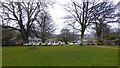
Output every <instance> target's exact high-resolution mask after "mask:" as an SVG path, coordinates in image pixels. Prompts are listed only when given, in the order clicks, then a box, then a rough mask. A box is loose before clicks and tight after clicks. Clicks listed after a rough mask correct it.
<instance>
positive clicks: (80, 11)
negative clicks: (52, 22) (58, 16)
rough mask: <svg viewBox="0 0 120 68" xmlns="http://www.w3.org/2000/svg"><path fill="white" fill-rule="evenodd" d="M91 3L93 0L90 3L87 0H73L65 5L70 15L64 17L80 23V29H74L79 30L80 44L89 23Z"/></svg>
mask: <svg viewBox="0 0 120 68" xmlns="http://www.w3.org/2000/svg"><path fill="white" fill-rule="evenodd" d="M93 4H94V2H93V3H92V4H91V3H90V1H89V0H85V1H83V2H82V3H81V4H80V3H78V2H75V1H73V2H72V4H71V5H70V6H69V5H68V6H65V9H66V11H68V12H69V13H70V15H68V16H67V17H65V18H67V19H68V20H69V21H71V20H74V21H75V22H77V23H78V24H79V25H80V29H78V28H75V29H77V30H79V31H80V32H81V37H80V38H81V44H83V38H84V34H85V30H86V29H87V27H88V26H89V25H90V17H91V6H92V5H93ZM71 24H72V23H71Z"/></svg>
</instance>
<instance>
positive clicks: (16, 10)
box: [0, 0, 47, 43]
mask: <svg viewBox="0 0 120 68" xmlns="http://www.w3.org/2000/svg"><path fill="white" fill-rule="evenodd" d="M46 5H47V4H46V3H44V1H42V0H41V1H38V2H12V1H10V2H1V7H0V8H1V9H3V11H4V12H2V14H3V15H4V23H3V24H4V26H3V28H12V29H14V30H18V31H19V32H21V35H22V37H23V41H24V43H27V42H29V40H28V37H29V35H30V33H31V28H32V25H33V23H34V21H36V18H37V17H38V15H39V13H40V12H41V11H42V10H44V8H45V7H46Z"/></svg>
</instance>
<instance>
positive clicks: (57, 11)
mask: <svg viewBox="0 0 120 68" xmlns="http://www.w3.org/2000/svg"><path fill="white" fill-rule="evenodd" d="M70 1H71V0H56V4H54V5H53V6H54V7H53V8H50V14H51V15H52V17H53V20H54V22H55V23H56V25H57V30H56V33H60V29H62V28H63V27H64V25H65V24H64V20H63V19H61V18H62V17H64V16H65V15H66V11H65V9H64V7H63V6H62V5H65V4H67V3H69V2H70ZM77 1H82V0H77ZM109 1H113V2H114V3H115V4H116V3H118V2H119V1H120V0H109ZM61 4H62V5H61ZM112 25H113V26H117V25H116V24H112Z"/></svg>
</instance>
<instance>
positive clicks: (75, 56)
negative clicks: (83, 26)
mask: <svg viewBox="0 0 120 68" xmlns="http://www.w3.org/2000/svg"><path fill="white" fill-rule="evenodd" d="M2 57H3V58H2V60H3V61H2V63H3V66H118V49H117V47H111V48H107V47H93V46H36V48H32V47H30V46H14V47H3V49H2Z"/></svg>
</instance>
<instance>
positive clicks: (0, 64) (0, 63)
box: [0, 46, 2, 67]
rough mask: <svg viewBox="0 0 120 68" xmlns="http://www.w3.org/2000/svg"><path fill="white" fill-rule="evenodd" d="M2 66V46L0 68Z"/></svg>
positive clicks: (0, 48)
mask: <svg viewBox="0 0 120 68" xmlns="http://www.w3.org/2000/svg"><path fill="white" fill-rule="evenodd" d="M1 66H2V47H1V46H0V67H1Z"/></svg>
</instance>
